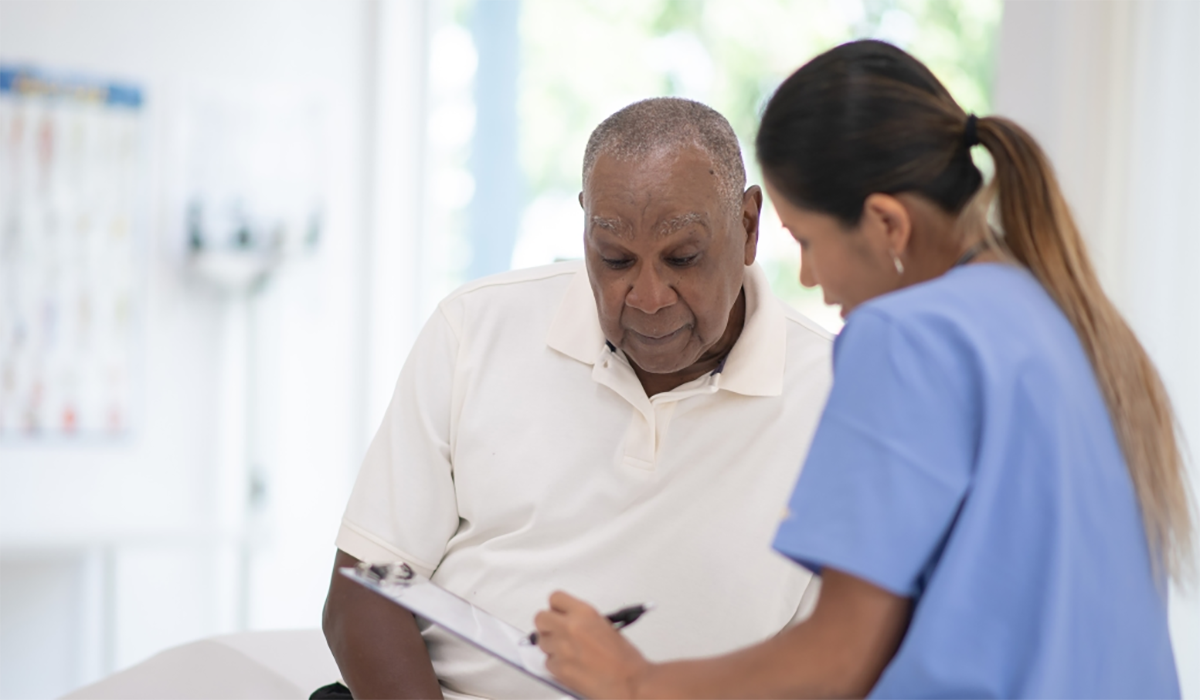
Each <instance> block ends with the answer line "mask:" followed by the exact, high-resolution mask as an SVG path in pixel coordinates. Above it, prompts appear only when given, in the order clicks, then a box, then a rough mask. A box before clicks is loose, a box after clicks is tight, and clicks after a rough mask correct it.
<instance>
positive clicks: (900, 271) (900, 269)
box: [892, 253, 904, 275]
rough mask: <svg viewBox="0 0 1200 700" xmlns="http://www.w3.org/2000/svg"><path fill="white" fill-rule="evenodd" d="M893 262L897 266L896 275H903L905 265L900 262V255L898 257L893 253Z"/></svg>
mask: <svg viewBox="0 0 1200 700" xmlns="http://www.w3.org/2000/svg"><path fill="white" fill-rule="evenodd" d="M892 262H893V263H895V264H896V274H897V275H903V274H904V263H902V262H900V257H899V256H898V255H896V254H895V253H892Z"/></svg>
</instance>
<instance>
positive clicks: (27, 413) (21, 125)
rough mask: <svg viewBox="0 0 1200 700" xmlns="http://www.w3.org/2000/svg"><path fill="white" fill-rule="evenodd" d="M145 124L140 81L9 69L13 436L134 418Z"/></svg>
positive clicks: (3, 276) (4, 211) (2, 241)
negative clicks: (137, 84) (134, 83)
mask: <svg viewBox="0 0 1200 700" xmlns="http://www.w3.org/2000/svg"><path fill="white" fill-rule="evenodd" d="M145 121H146V120H145V116H144V108H143V95H142V91H141V90H140V89H139V88H137V87H132V86H129V85H122V84H116V83H111V82H106V81H97V80H91V79H82V78H76V77H74V76H69V75H60V74H55V73H49V72H45V71H40V70H37V69H34V68H27V67H13V66H0V439H5V440H8V439H37V440H43V439H54V438H58V439H66V438H71V439H74V438H77V437H81V436H95V437H107V436H121V435H126V434H128V432H129V430H130V428H131V425H132V422H133V420H134V415H133V413H134V409H135V407H134V401H133V394H134V392H133V384H134V383H135V382H134V379H135V376H134V375H135V373H136V370H137V366H138V363H137V358H136V355H137V352H138V350H139V349H140V347H139V343H138V339H139V337H140V335H139V334H140V321H139V320H140V317H141V313H142V308H141V306H142V301H141V298H140V297H141V289H142V282H141V276H140V274H139V270H140V265H139V261H140V260H141V259H142V253H141V250H142V249H141V245H142V240H143V236H141V235H140V231H139V228H140V226H139V221H138V219H139V216H138V212H139V209H138V202H139V201H141V200H142V199H144V198H143V197H142V196H141V195H142V193H141V187H142V186H143V179H142V174H143V168H144V158H143V144H144V140H145V139H144V137H145V134H144V130H145V128H146V126H145Z"/></svg>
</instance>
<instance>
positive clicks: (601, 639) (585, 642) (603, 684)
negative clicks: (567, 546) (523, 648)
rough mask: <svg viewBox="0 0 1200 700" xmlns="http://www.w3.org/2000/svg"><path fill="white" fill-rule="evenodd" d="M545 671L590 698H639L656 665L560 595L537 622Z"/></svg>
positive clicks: (598, 619)
mask: <svg viewBox="0 0 1200 700" xmlns="http://www.w3.org/2000/svg"><path fill="white" fill-rule="evenodd" d="M533 624H534V626H535V627H537V633H538V646H540V647H541V648H542V651H544V652H546V670H548V671H550V672H551V673H553V674H554V675H555V676H557V677H558V679H559V680H560V681H562V682H563V683H564V684H565V685H567V686H569V687H571V688H573V689H575V690H578V691H579V692H581V693H583V694H584V695H586V696H588V697H590V698H634V697H637V695H638V686H639V682H640V681H641V679H643V678H644V677H645V675H646V673H647V672H648V671H649V670H650V668H651V664H650V662H648V661H646V659H645V658H644V657H643V656H642V655H641V653H640V652H639V651H638V650H637V649H636V648H634V646H633V645H632V644H630V643H629V641H628V640H626V639H625V638H624V637H622V636H621V635H620V634H619V633H618V632H617V631H616V630H614V629H613V627H612V623H611V622H609V621H608V620H607V619H605V617H604V616H603V615H601V614H600V613H598V612H596V610H595V608H593V607H592V606H590V605H588V604H587V603H585V602H583V601H581V600H579V599H577V598H573V597H571V596H569V595H567V594H566V593H562V592H557V593H554V594H553V595H551V596H550V609H549V610H543V611H542V612H540V613H538V614H537V616H536V617H534V619H533Z"/></svg>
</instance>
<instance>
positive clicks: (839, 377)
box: [774, 308, 979, 597]
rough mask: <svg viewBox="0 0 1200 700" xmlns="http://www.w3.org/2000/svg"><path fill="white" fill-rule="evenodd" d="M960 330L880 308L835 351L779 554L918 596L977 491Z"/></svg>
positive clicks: (848, 331) (861, 314) (969, 379)
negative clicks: (903, 320)
mask: <svg viewBox="0 0 1200 700" xmlns="http://www.w3.org/2000/svg"><path fill="white" fill-rule="evenodd" d="M971 355H972V353H971V351H970V349H969V345H968V344H967V343H966V342H964V341H963V340H962V339H961V338H958V337H956V335H955V334H954V332H953V330H952V329H948V328H939V327H937V326H936V324H933V325H932V326H931V325H929V324H926V325H924V326H923V325H922V324H919V323H916V324H913V323H910V324H905V326H904V327H903V328H902V327H901V326H900V325H899V323H898V322H897V321H896V320H894V319H892V318H891V317H889V316H887V315H884V314H883V313H881V312H877V311H876V310H874V309H871V308H864V309H860V310H859V311H858V312H857V313H855V314H853V315H852V316H851V319H850V320H849V322H848V323H847V325H846V327H845V329H844V330H843V331H842V334H841V335H840V336H839V337H838V339H837V341H836V344H835V346H834V383H833V389H832V391H831V392H830V395H829V401H828V403H827V404H826V407H825V411H824V413H823V414H822V417H821V420H820V423H819V424H818V426H817V431H816V433H815V435H814V436H813V442H812V447H811V448H810V450H809V453H808V457H807V459H806V461H805V464H804V468H803V469H802V470H801V472H800V478H799V480H798V481H797V483H796V487H795V489H794V491H793V493H792V496H791V500H790V501H789V505H788V513H787V516H786V517H785V518H784V521H783V523H782V524H781V525H780V527H779V530H778V532H777V533H776V536H775V542H774V547H775V549H776V550H777V551H779V552H780V553H781V554H783V555H785V556H787V557H790V558H791V559H793V560H795V561H796V562H798V563H800V564H801V565H803V566H805V567H806V568H808V569H811V570H812V571H814V572H816V573H820V572H821V570H822V569H823V568H824V567H826V566H828V567H832V568H834V569H837V570H839V571H843V572H845V573H848V574H851V575H853V576H857V577H859V578H862V579H864V580H867V581H870V582H871V583H874V584H875V585H877V586H880V587H882V588H884V589H886V590H888V591H891V592H892V593H895V594H897V595H901V596H906V597H915V596H918V595H919V594H920V592H921V590H922V588H923V586H924V582H925V579H926V576H927V573H928V571H929V570H930V568H931V567H932V565H933V564H934V563H936V558H937V555H938V553H939V552H940V550H941V547H942V545H943V543H944V542H945V538H946V536H947V533H948V532H949V531H950V529H951V527H952V526H953V523H954V519H955V518H956V516H957V513H958V510H959V507H960V505H961V503H962V501H963V499H964V498H965V495H966V493H967V491H968V488H969V485H970V480H971V474H972V469H973V464H974V455H975V451H976V442H977V439H978V438H977V436H978V429H977V424H978V415H977V414H978V408H977V407H978V406H979V401H978V400H977V397H975V396H974V395H973V394H974V393H975V392H976V389H975V386H976V385H977V383H978V382H977V380H976V379H975V375H976V372H975V371H974V370H973V368H972V365H973V361H972V359H971Z"/></svg>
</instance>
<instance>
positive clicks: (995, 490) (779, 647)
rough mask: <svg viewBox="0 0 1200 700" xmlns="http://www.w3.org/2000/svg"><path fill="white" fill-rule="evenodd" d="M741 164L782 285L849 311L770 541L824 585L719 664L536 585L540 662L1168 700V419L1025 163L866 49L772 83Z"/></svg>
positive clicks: (987, 692)
mask: <svg viewBox="0 0 1200 700" xmlns="http://www.w3.org/2000/svg"><path fill="white" fill-rule="evenodd" d="M975 145H982V146H983V147H984V148H986V149H987V150H988V152H989V153H990V154H991V157H992V160H993V161H994V163H995V180H994V184H993V185H992V187H990V188H989V190H990V191H988V192H986V193H983V194H981V193H980V192H981V189H982V177H981V175H980V172H979V170H978V169H977V168H976V167H975V165H974V164H973V162H972V160H971V155H970V150H971V147H972V146H975ZM757 150H758V158H759V161H760V163H761V165H762V170H763V173H764V176H765V179H766V185H767V192H768V193H769V195H770V197H771V199H772V201H773V202H774V204H775V207H776V210H777V211H778V212H779V215H780V218H781V219H782V221H783V224H784V226H786V227H787V229H788V230H789V231H790V232H791V234H792V236H793V237H795V238H796V240H797V241H799V243H800V246H801V249H802V251H803V252H802V259H801V269H800V281H801V282H802V283H804V284H805V285H807V286H814V285H820V286H821V288H822V290H823V291H824V294H825V300H826V302H828V303H830V304H840V305H841V307H842V314H843V315H844V316H845V317H846V326H845V329H844V330H843V331H842V333H841V335H840V336H839V337H838V339H837V342H836V345H835V350H834V372H835V375H834V386H833V390H832V392H831V394H830V396H829V401H828V404H827V405H826V408H825V412H824V414H823V416H822V419H821V422H820V425H819V427H818V429H817V432H816V435H815V437H814V439H813V443H812V448H811V450H810V452H809V455H808V458H807V460H806V462H805V465H804V468H803V471H802V472H801V476H800V479H799V482H798V483H797V484H796V488H795V492H794V493H793V495H792V497H791V501H790V505H789V510H788V514H787V515H786V517H785V518H784V520H783V522H782V524H781V525H780V527H779V531H778V533H777V535H776V537H775V541H774V547H775V549H776V550H778V551H779V552H780V553H781V554H783V555H785V556H787V557H789V558H791V559H793V560H794V561H795V562H797V563H798V564H799V565H802V566H805V567H807V568H809V569H811V570H813V571H815V572H818V573H820V574H821V577H822V590H821V595H820V599H819V602H818V604H817V607H816V609H815V611H814V612H813V614H812V616H811V617H810V618H809V619H808V620H807V621H805V622H803V623H801V624H799V625H797V626H794V627H792V628H790V629H787V630H785V631H783V632H781V633H780V634H779V635H777V636H776V637H774V638H772V639H769V640H767V641H764V642H762V643H760V644H758V645H756V646H753V647H749V648H746V649H743V650H740V651H737V652H734V653H732V654H729V655H727V656H722V657H716V658H709V659H699V660H682V661H670V662H666V663H651V662H650V661H648V660H647V659H645V658H643V657H642V655H641V654H640V653H639V652H638V651H637V650H636V649H635V648H634V647H633V646H632V645H631V644H629V643H628V642H627V641H625V640H624V638H622V637H621V636H620V635H619V634H618V633H617V632H615V631H613V630H612V628H611V627H610V625H609V623H608V622H607V621H606V620H605V619H604V618H603V617H601V616H600V615H599V614H598V613H596V611H595V610H593V609H592V608H591V607H590V606H588V605H587V604H585V603H583V602H582V601H578V600H576V599H574V598H572V597H571V596H569V595H567V594H565V593H556V594H554V596H553V597H552V598H551V600H550V609H549V610H547V611H544V612H542V613H539V614H538V617H537V619H536V621H535V623H536V626H537V629H538V633H539V636H540V641H539V643H540V645H541V646H542V649H543V650H544V651H545V652H546V654H547V656H548V659H547V667H548V668H549V669H550V670H551V671H552V672H553V673H554V674H555V675H556V676H558V677H559V678H560V679H562V680H563V681H564V682H565V683H566V684H567V685H570V686H572V687H574V688H577V689H579V690H580V691H581V692H583V693H584V694H587V695H592V696H612V697H703V698H714V697H769V696H774V697H802V696H803V697H817V696H820V697H836V696H851V695H854V696H863V695H867V694H870V695H872V696H876V697H930V696H939V697H1006V698H1008V697H1011V698H1015V697H1061V698H1068V697H1089V698H1100V697H1155V698H1165V697H1178V695H1179V686H1178V680H1177V676H1176V671H1175V662H1174V658H1173V655H1172V651H1171V646H1170V640H1169V638H1168V633H1167V610H1166V607H1167V604H1166V581H1167V579H1168V578H1169V577H1170V576H1172V575H1179V573H1180V572H1181V571H1183V570H1184V568H1185V567H1186V566H1187V564H1188V561H1187V556H1186V554H1185V552H1188V551H1190V550H1189V540H1190V535H1191V521H1190V515H1189V511H1188V507H1189V506H1188V503H1189V501H1188V496H1187V487H1186V481H1185V477H1184V472H1183V465H1182V459H1181V456H1180V452H1179V448H1178V446H1177V442H1176V436H1175V432H1174V424H1173V418H1172V412H1171V408H1170V404H1169V402H1168V399H1167V395H1166V392H1165V391H1164V389H1163V385H1162V383H1161V381H1160V380H1159V377H1158V375H1157V373H1156V371H1155V369H1154V367H1153V366H1152V365H1151V363H1150V360H1149V358H1148V357H1147V355H1146V352H1145V351H1144V350H1143V349H1142V347H1141V345H1140V344H1139V343H1138V341H1137V339H1136V338H1135V337H1134V335H1133V333H1132V332H1131V331H1130V329H1129V326H1128V325H1127V324H1126V323H1125V322H1124V320H1122V318H1121V317H1120V315H1119V314H1118V313H1117V310H1116V309H1115V307H1114V306H1113V304H1112V302H1111V301H1110V300H1109V299H1108V298H1107V297H1106V296H1105V295H1104V292H1103V291H1102V290H1101V287H1100V284H1099V282H1098V281H1097V278H1096V275H1095V273H1094V271H1093V269H1092V266H1091V263H1090V262H1089V260H1088V256H1087V253H1086V251H1085V249H1084V245H1083V241H1082V239H1081V237H1080V235H1079V232H1078V231H1077V230H1076V228H1075V224H1074V222H1073V221H1072V218H1071V215H1070V212H1069V210H1068V207H1067V205H1066V203H1065V202H1064V201H1063V198H1062V194H1061V192H1060V190H1059V186H1058V183H1057V182H1056V180H1055V178H1054V174H1053V172H1052V171H1051V168H1050V165H1049V163H1048V162H1047V160H1046V157H1045V155H1044V154H1043V153H1042V151H1041V149H1040V148H1039V147H1038V146H1037V144H1036V143H1035V142H1034V141H1033V139H1032V138H1031V137H1030V136H1029V134H1028V133H1026V132H1025V131H1024V130H1023V129H1021V128H1020V127H1019V126H1017V125H1016V124H1014V123H1013V122H1011V121H1008V120H1006V119H1002V118H999V117H986V118H979V119H977V118H976V117H975V116H973V115H968V114H966V113H964V112H963V110H962V109H961V108H960V107H959V106H958V105H957V104H956V103H955V102H954V100H953V99H952V98H951V97H950V95H949V93H948V92H947V91H946V89H945V88H944V87H943V86H942V85H941V84H940V83H939V82H938V81H937V79H936V78H935V77H934V76H933V74H932V73H931V72H930V71H929V70H928V69H927V68H926V67H925V66H924V65H922V64H921V63H920V62H918V61H917V60H916V59H914V58H912V57H911V56H909V55H908V54H906V53H904V52H903V51H901V50H900V49H897V48H895V47H893V46H890V45H888V44H884V43H880V42H875V41H860V42H854V43H850V44H846V45H843V46H839V47H837V48H835V49H833V50H831V51H829V52H827V53H825V54H823V55H821V56H819V57H817V58H816V59H814V60H813V61H811V62H810V63H808V64H807V65H805V66H804V67H802V68H801V69H800V70H798V71H797V72H796V73H795V74H793V75H792V76H791V77H790V78H788V80H787V81H785V82H784V83H783V85H782V86H780V88H779V90H778V91H777V92H776V93H775V95H774V96H773V97H772V99H771V101H770V104H769V105H768V106H767V109H766V111H765V113H764V115H763V119H762V125H761V128H760V131H759V135H758V139H757ZM993 197H994V199H995V202H996V207H997V213H998V219H999V224H1000V228H1001V231H1002V233H1000V234H999V235H993V234H992V232H991V229H990V228H989V226H988V223H987V210H988V206H989V204H990V203H991V201H992V200H993ZM714 558H715V561H714V565H715V566H719V565H720V561H719V558H720V553H714ZM659 603H660V604H666V603H669V601H659ZM713 605H714V607H721V608H724V609H725V610H726V611H727V612H728V611H730V610H732V611H733V612H734V614H736V609H737V600H736V598H734V599H731V600H714V601H713ZM642 624H653V621H652V618H647V620H646V621H645V622H643V623H642Z"/></svg>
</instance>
